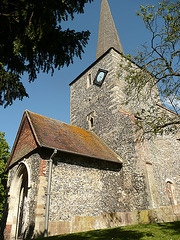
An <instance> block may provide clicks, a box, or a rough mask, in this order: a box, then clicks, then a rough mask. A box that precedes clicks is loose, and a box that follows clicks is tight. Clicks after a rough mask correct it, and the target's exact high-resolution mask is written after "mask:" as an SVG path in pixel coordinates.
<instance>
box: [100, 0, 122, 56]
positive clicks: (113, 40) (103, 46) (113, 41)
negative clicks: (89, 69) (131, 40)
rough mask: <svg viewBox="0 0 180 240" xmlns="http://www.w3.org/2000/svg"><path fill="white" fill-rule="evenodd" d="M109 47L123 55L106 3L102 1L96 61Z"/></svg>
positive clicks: (104, 0) (105, 0)
mask: <svg viewBox="0 0 180 240" xmlns="http://www.w3.org/2000/svg"><path fill="white" fill-rule="evenodd" d="M111 47H113V48H115V49H116V50H117V51H119V52H121V53H124V52H123V48H122V45H121V42H120V39H119V35H118V33H117V29H116V26H115V24H114V20H113V17H112V14H111V10H110V8H109V5H108V2H107V0H102V1H101V12H100V21H99V34H98V44H97V52H96V59H98V58H99V57H100V56H101V55H103V54H104V53H105V52H106V51H107V50H108V49H109V48H111Z"/></svg>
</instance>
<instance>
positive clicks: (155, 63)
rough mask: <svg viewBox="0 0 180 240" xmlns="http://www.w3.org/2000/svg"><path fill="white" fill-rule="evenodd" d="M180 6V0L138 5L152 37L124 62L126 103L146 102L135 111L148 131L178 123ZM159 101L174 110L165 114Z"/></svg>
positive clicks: (173, 127) (179, 112)
mask: <svg viewBox="0 0 180 240" xmlns="http://www.w3.org/2000/svg"><path fill="white" fill-rule="evenodd" d="M179 9H180V1H179V0H176V1H173V2H172V1H170V0H162V2H159V3H158V6H157V7H155V6H153V5H146V6H140V12H137V15H138V16H141V18H142V20H143V22H144V24H145V27H146V28H147V29H148V30H149V31H150V33H151V36H152V37H151V39H150V41H149V42H148V43H146V44H144V45H142V46H141V48H140V49H138V50H137V52H136V54H135V55H134V56H131V59H129V57H128V59H129V60H130V62H129V64H127V65H126V66H125V70H126V72H127V74H126V81H127V86H126V88H125V92H126V95H127V99H126V103H127V102H128V103H129V102H130V101H135V99H136V100H141V101H143V102H144V104H145V105H149V106H148V107H147V108H146V109H145V111H144V112H143V113H142V112H140V111H139V112H137V114H139V116H140V117H141V119H142V120H144V121H145V122H146V123H147V125H148V126H149V128H148V131H150V130H152V131H153V132H154V133H162V132H163V129H164V130H167V126H168V130H169V131H172V129H174V130H175V128H176V129H177V128H178V125H179V124H180V116H179V114H180V64H179V63H180V11H179ZM134 63H135V64H134ZM137 66H138V67H137ZM157 86H158V91H157ZM132 93H133V94H132ZM160 98H161V101H160ZM150 99H151V100H152V101H151V102H150ZM161 102H162V104H163V105H164V106H166V107H167V108H169V109H170V110H172V111H173V112H174V113H175V114H174V115H173V114H170V111H166V114H165V111H163V110H162V108H161V111H159V109H158V108H157V105H160V103H161ZM153 108H154V109H153ZM152 113H153V114H152ZM170 115H171V116H170ZM141 125H142V124H141ZM147 125H146V126H147ZM171 127H172V128H171Z"/></svg>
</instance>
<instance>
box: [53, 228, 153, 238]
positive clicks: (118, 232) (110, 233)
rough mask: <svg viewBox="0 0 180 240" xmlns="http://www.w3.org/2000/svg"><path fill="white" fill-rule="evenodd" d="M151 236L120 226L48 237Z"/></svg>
mask: <svg viewBox="0 0 180 240" xmlns="http://www.w3.org/2000/svg"><path fill="white" fill-rule="evenodd" d="M146 234H147V235H148V236H151V234H149V233H142V232H138V231H125V230H123V229H121V228H113V229H107V230H97V231H90V232H81V233H76V234H68V235H62V236H57V237H49V238H48V239H52V240H61V239H62V240H85V239H92V240H95V239H99V240H112V239H113V240H118V239H121V240H134V239H136V240H138V239H141V238H142V237H144V236H147V235H146Z"/></svg>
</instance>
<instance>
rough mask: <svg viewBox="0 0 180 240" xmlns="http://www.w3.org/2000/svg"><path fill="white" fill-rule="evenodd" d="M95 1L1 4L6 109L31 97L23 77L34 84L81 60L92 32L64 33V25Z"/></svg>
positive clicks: (0, 92)
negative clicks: (46, 75)
mask: <svg viewBox="0 0 180 240" xmlns="http://www.w3.org/2000/svg"><path fill="white" fill-rule="evenodd" d="M92 1H93V0H58V1H57V0H47V1H42V0H38V1H37V0H29V1H25V0H17V1H11V0H2V1H1V3H0V25H1V31H0V82H2V83H1V85H0V105H3V106H4V107H6V106H7V105H11V104H12V103H13V101H14V100H15V99H16V98H18V99H20V100H22V99H23V97H27V96H28V94H27V93H26V90H25V88H24V86H23V84H22V82H21V81H20V80H21V76H22V75H23V73H25V72H26V73H28V75H29V81H30V82H31V81H34V80H35V79H36V78H37V74H38V73H39V72H40V71H43V72H46V73H49V71H50V72H51V74H53V72H54V69H55V68H57V69H60V68H61V67H63V66H64V65H67V66H68V65H69V64H70V63H72V62H73V57H74V56H77V57H79V58H81V54H82V52H83V51H84V50H83V49H84V47H85V46H86V44H87V41H88V39H89V35H90V33H89V31H82V32H75V31H74V30H70V29H66V30H63V29H62V24H63V21H67V20H69V18H70V19H73V18H74V14H78V13H83V9H84V5H85V3H88V2H92Z"/></svg>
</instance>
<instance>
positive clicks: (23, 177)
mask: <svg viewBox="0 0 180 240" xmlns="http://www.w3.org/2000/svg"><path fill="white" fill-rule="evenodd" d="M29 187H30V172H29V168H28V166H27V164H26V163H25V162H21V163H20V164H19V166H18V168H17V170H16V173H15V175H14V177H13V180H12V183H11V186H10V196H9V197H10V198H9V213H8V220H7V221H8V223H9V224H11V226H12V231H11V236H14V237H15V240H17V239H22V238H23V234H24V231H25V223H26V210H27V197H28V188H29Z"/></svg>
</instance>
